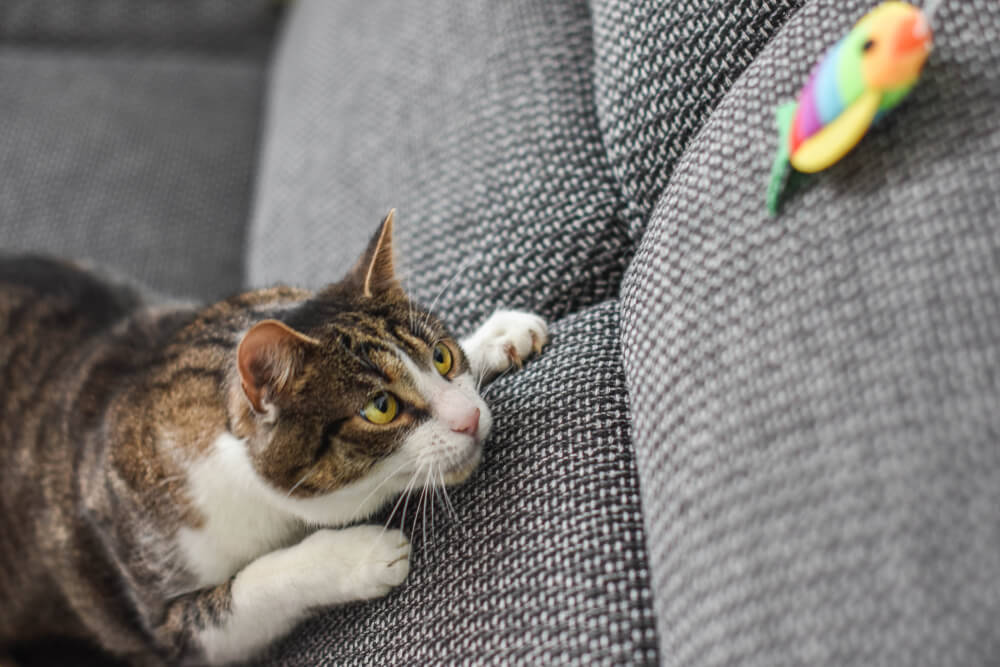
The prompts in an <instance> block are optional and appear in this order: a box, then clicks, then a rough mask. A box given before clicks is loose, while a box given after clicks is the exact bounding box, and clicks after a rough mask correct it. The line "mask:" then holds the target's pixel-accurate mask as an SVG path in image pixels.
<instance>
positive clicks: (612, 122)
mask: <svg viewBox="0 0 1000 667" xmlns="http://www.w3.org/2000/svg"><path fill="white" fill-rule="evenodd" d="M803 3H804V0H761V1H759V2H733V1H728V2H719V1H718V0H680V1H671V2H664V1H663V0H591V3H590V4H591V11H592V13H593V21H594V51H595V67H594V80H595V88H596V94H595V98H596V102H597V114H598V118H599V120H600V127H601V131H602V132H603V133H604V141H605V145H606V147H607V151H608V156H609V159H610V161H611V164H612V168H613V170H614V174H615V178H616V179H617V182H618V183H619V185H620V187H621V189H622V192H623V193H624V194H625V196H626V197H627V204H628V214H627V217H628V221H629V227H630V228H631V230H632V233H633V236H635V237H638V236H640V235H641V232H642V229H643V228H644V226H645V224H646V222H647V221H648V220H649V216H650V214H651V213H652V211H653V206H654V205H655V203H656V200H657V199H658V198H659V196H660V193H661V192H662V191H663V188H664V187H665V186H666V184H667V182H668V181H669V179H670V175H671V173H672V172H673V168H674V165H676V164H677V161H678V159H680V156H681V155H682V154H683V153H684V150H685V148H686V147H687V146H688V144H689V143H690V141H691V139H692V138H694V136H695V134H696V133H697V132H698V130H699V129H700V128H701V127H702V125H703V124H704V123H705V121H706V119H708V117H709V115H710V114H711V111H712V109H714V108H715V105H716V104H718V103H719V101H720V100H721V99H722V96H723V95H724V94H725V92H726V91H727V90H729V88H730V86H732V85H733V82H734V81H736V79H737V78H738V77H739V75H740V74H741V73H742V72H743V70H744V69H746V67H747V66H748V65H749V64H750V63H751V62H752V61H753V58H754V57H755V56H756V55H757V53H758V52H759V51H760V50H761V49H762V48H763V46H764V45H765V44H766V43H767V41H768V40H769V39H770V38H771V36H772V35H773V34H774V33H775V31H777V29H778V28H779V27H780V26H781V25H782V23H784V21H785V20H787V18H788V16H789V15H790V14H791V13H792V11H794V9H796V8H798V7H800V6H801V5H802V4H803Z"/></svg>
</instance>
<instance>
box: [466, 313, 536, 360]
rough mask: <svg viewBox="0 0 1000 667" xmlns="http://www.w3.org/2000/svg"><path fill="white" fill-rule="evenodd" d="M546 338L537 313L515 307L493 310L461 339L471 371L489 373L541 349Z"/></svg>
mask: <svg viewBox="0 0 1000 667" xmlns="http://www.w3.org/2000/svg"><path fill="white" fill-rule="evenodd" d="M548 341H549V328H548V326H547V325H546V324H545V320H543V319H542V318H541V317H539V316H538V315H533V314H531V313H524V312H520V311H516V310H501V311H498V312H496V313H494V314H493V315H492V316H490V318H489V319H488V320H486V322H485V323H484V324H483V325H482V326H481V327H479V329H477V330H476V331H475V333H473V334H472V335H471V336H469V337H468V338H466V339H465V340H463V341H462V349H463V350H465V353H466V355H467V356H468V357H469V360H470V365H471V366H472V368H473V373H474V374H481V375H484V376H486V377H490V376H492V375H495V374H497V373H502V372H503V371H505V370H507V369H508V368H510V367H511V366H517V367H518V368H520V367H521V366H522V365H523V364H524V360H525V359H527V358H528V357H530V356H531V355H532V354H537V353H539V352H541V351H542V347H543V346H544V345H545V344H546V343H547V342H548Z"/></svg>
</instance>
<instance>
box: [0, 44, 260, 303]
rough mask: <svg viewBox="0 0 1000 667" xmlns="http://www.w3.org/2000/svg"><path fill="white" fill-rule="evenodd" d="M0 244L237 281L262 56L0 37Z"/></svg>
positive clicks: (200, 288) (166, 286)
mask: <svg viewBox="0 0 1000 667" xmlns="http://www.w3.org/2000/svg"><path fill="white" fill-rule="evenodd" d="M0 81H3V86H0V173H2V174H3V179H0V247H2V248H4V249H5V250H17V251H37V252H45V253H48V254H54V255H60V256H64V257H73V258H77V259H84V260H88V261H89V262H91V263H94V264H97V265H100V266H105V267H113V269H114V270H116V271H117V272H119V273H122V274H125V275H127V276H130V277H131V278H133V279H137V280H139V281H141V282H143V283H145V284H147V285H149V286H151V287H153V288H156V289H158V290H161V291H164V292H170V293H173V294H175V295H177V296H194V297H200V298H205V299H211V298H218V297H221V296H224V295H226V294H228V293H230V292H233V291H236V290H238V289H239V288H240V286H241V279H242V267H243V256H244V241H245V229H246V218H247V216H248V211H249V207H250V197H251V195H250V191H251V186H252V176H251V174H252V170H253V165H254V162H255V157H256V156H255V149H256V140H257V131H258V130H257V125H258V118H259V106H260V99H261V96H262V91H263V83H264V63H263V61H262V60H259V59H257V58H249V57H246V58H244V57H239V58H236V57H216V56H205V57H200V56H194V55H190V54H187V53H180V52H171V53H160V54H151V53H146V52H139V51H133V52H123V51H113V50H103V49H94V50H87V51H83V50H80V51H75V50H64V49H51V48H39V47H30V48H29V47H23V46H18V47H11V46H9V45H7V44H6V43H3V44H2V45H0Z"/></svg>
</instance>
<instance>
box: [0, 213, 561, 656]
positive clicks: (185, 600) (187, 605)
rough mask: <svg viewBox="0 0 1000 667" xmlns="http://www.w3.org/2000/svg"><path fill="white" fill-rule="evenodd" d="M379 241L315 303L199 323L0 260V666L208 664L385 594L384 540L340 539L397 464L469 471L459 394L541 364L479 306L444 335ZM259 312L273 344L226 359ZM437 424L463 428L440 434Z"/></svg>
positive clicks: (396, 566)
mask: <svg viewBox="0 0 1000 667" xmlns="http://www.w3.org/2000/svg"><path fill="white" fill-rule="evenodd" d="M391 234H392V220H391V215H390V217H389V218H387V220H386V221H384V222H383V225H382V226H381V227H380V229H379V231H378V232H377V233H376V235H375V237H374V238H373V240H372V243H371V244H370V245H369V247H368V249H367V250H366V252H365V254H364V256H363V257H362V258H361V259H360V260H359V262H358V264H357V265H356V266H355V267H354V268H353V269H352V270H351V271H350V272H349V273H348V274H347V276H346V277H345V278H344V280H342V281H341V282H340V283H336V284H334V285H331V286H329V287H327V288H326V289H324V290H321V291H319V292H317V293H311V292H308V291H305V290H300V289H294V288H288V287H275V288H271V289H265V290H258V291H254V292H248V293H246V294H241V295H238V296H235V297H233V298H230V299H228V300H225V301H222V302H220V303H217V304H214V305H210V306H208V307H205V308H200V309H199V308H193V307H150V306H146V305H144V304H143V302H142V299H141V298H140V297H139V296H138V295H137V294H136V293H135V292H132V291H130V290H128V289H126V288H121V287H115V286H111V285H109V284H107V283H105V282H102V281H101V280H99V279H97V278H95V277H93V276H92V275H91V274H89V273H87V272H85V271H82V270H81V269H79V268H75V267H73V266H69V265H66V264H62V263H58V262H54V261H51V260H45V259H40V258H24V257H3V258H0V373H2V381H3V386H2V389H0V600H3V604H2V605H0V655H3V654H4V653H5V652H7V653H9V654H11V655H13V656H15V657H16V656H17V655H18V654H19V653H24V652H25V651H30V649H31V647H32V646H34V645H37V643H38V642H50V641H52V640H53V639H55V638H59V639H60V640H69V641H80V642H87V643H89V644H92V645H95V646H99V647H100V648H101V650H102V651H104V652H106V653H108V654H112V655H114V656H117V657H119V658H122V659H125V660H126V661H128V662H129V663H133V664H175V663H194V664H199V663H203V662H211V663H224V662H227V661H230V660H235V659H243V658H246V657H248V656H250V655H253V654H254V653H255V652H256V651H259V650H260V649H262V648H263V647H264V646H266V645H267V643H269V642H270V641H271V640H273V639H274V638H276V637H278V636H280V635H281V634H283V633H284V632H287V630H288V629H289V628H291V627H292V626H293V625H294V624H295V623H296V622H298V621H299V620H301V618H303V617H304V616H305V615H306V614H307V613H308V612H309V610H310V609H311V608H313V607H315V606H323V605H327V604H335V603H339V602H345V601H349V600H356V599H366V598H370V597H375V596H377V595H382V594H385V592H387V591H388V590H389V589H390V588H391V587H392V586H395V585H398V584H399V583H401V581H402V578H404V577H405V576H406V570H407V569H408V554H409V545H408V543H407V542H406V540H405V537H403V536H402V534H399V533H398V531H384V532H383V531H381V529H379V530H378V531H377V533H378V534H377V535H376V534H375V533H372V532H370V531H368V532H366V530H365V529H366V528H368V527H365V526H356V527H354V528H337V527H338V526H343V525H344V524H347V523H350V522H352V521H357V520H359V519H363V518H365V517H366V516H370V514H371V513H372V512H374V511H376V510H377V509H378V508H379V507H380V506H383V505H384V503H385V502H386V501H387V500H389V499H390V498H392V497H393V496H394V495H397V494H399V493H400V492H401V491H403V489H404V487H405V486H406V484H407V483H408V482H410V481H411V480H413V479H414V476H415V475H416V474H417V471H418V468H419V470H424V469H427V470H434V473H435V480H437V479H440V481H441V482H442V483H445V482H447V483H457V482H460V481H463V480H464V479H465V478H466V477H468V475H469V474H470V473H471V472H472V469H473V468H474V467H475V464H476V463H477V462H478V460H479V451H480V446H481V442H482V440H483V438H485V436H486V434H487V433H488V430H489V425H490V416H489V410H488V408H487V407H486V405H485V403H483V402H482V399H481V398H479V396H478V393H477V390H478V382H477V381H476V380H477V379H479V378H482V377H483V376H489V375H492V374H495V373H496V372H498V371H500V370H503V369H504V368H506V367H507V366H509V365H510V364H512V363H517V364H519V363H520V361H521V359H522V358H524V357H526V356H528V355H530V354H532V352H534V351H537V350H539V349H540V347H541V345H542V344H544V342H545V340H546V329H545V324H544V322H542V321H541V320H540V319H539V318H536V317H534V316H530V315H526V314H519V313H506V314H499V315H497V316H494V319H492V320H491V321H490V322H488V323H487V325H486V326H485V327H484V328H483V329H481V330H480V331H478V332H477V333H476V334H475V335H474V336H473V337H471V338H470V339H468V340H467V341H464V342H463V343H461V344H460V343H458V342H456V341H455V340H454V339H453V338H452V337H451V336H450V335H449V333H448V331H447V329H446V328H445V327H444V325H443V324H442V323H441V322H440V321H439V320H438V319H437V318H435V317H434V316H433V315H431V314H430V313H428V312H426V311H425V310H423V309H421V308H419V307H418V306H416V305H415V304H413V303H411V302H410V301H409V300H408V299H407V297H406V295H405V294H404V293H403V291H402V289H401V288H400V286H399V284H398V282H396V280H395V277H394V275H393V266H392V247H391ZM271 320H273V321H275V322H277V323H279V324H280V327H279V326H278V325H274V328H273V329H272V331H273V332H275V333H274V335H273V336H272V338H274V341H273V342H272V341H271V339H270V338H269V339H267V340H265V343H267V345H265V346H264V347H263V348H262V351H261V350H260V349H257V348H255V349H253V350H251V352H248V353H247V354H249V355H251V356H250V358H249V359H248V360H247V362H246V363H245V364H243V365H240V363H238V362H239V361H240V359H239V358H238V355H239V354H242V352H240V349H241V344H243V343H241V341H247V340H248V338H249V337H250V336H251V333H250V332H252V331H254V330H255V328H256V327H257V326H258V325H259V324H260V323H262V322H265V321H271ZM285 330H287V331H288V332H290V333H288V334H287V335H285V334H284V333H282V332H283V331H285ZM275 336H276V338H275ZM438 343H443V344H444V345H447V346H448V349H449V350H450V351H451V352H452V355H453V359H454V364H453V368H452V369H451V370H450V371H449V372H448V373H447V374H446V375H445V376H441V374H440V373H439V372H437V371H436V370H435V369H434V366H433V363H432V360H431V355H432V350H433V347H434V345H435V344H438ZM245 349H246V348H244V351H245ZM385 390H389V391H391V392H392V393H393V394H394V395H395V396H397V397H398V398H399V401H400V405H401V406H402V408H401V411H400V414H399V416H398V417H397V418H396V419H395V420H393V421H392V423H390V424H387V425H384V426H377V425H375V424H372V423H369V422H368V421H366V420H365V419H364V418H363V417H362V416H361V415H360V414H359V409H360V407H361V406H363V405H364V404H365V403H366V401H367V400H368V399H369V398H370V397H371V396H372V395H374V394H378V393H379V392H382V391H385ZM449 410H450V412H449ZM456 410H457V411H459V413H461V414H462V415H466V416H467V417H468V416H471V418H473V421H472V422H471V423H472V424H473V425H474V426H475V429H474V430H473V431H469V430H468V429H467V428H466V429H465V431H463V432H459V431H457V430H456V429H455V428H449V427H448V425H447V424H445V423H444V417H443V415H446V414H454V413H455V411H456ZM463 418H465V417H463ZM465 419H466V421H468V419H467V418H465ZM420 466H424V467H423V468H420ZM428 479H429V475H428ZM421 483H423V480H421ZM320 526H321V527H320ZM317 527H320V528H319V529H318V530H317ZM338 564H339V565H338ZM338 567H339V568H340V570H338V569H337V568H338ZM309 572H312V574H308V573H309ZM296 573H300V574H296ZM301 573H305V574H301ZM309 576H312V577H313V579H309V578H308V577H309Z"/></svg>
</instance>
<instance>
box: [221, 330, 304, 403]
mask: <svg viewBox="0 0 1000 667" xmlns="http://www.w3.org/2000/svg"><path fill="white" fill-rule="evenodd" d="M312 345H319V341H316V340H314V339H312V338H310V337H309V336H306V335H305V334H302V333H299V332H298V331H296V330H295V329H292V328H291V327H289V326H287V325H286V324H283V323H281V322H279V321H277V320H264V321H263V322H258V323H257V324H255V325H253V327H251V328H250V330H249V331H247V332H246V333H245V334H244V335H243V340H241V341H240V345H239V347H238V348H237V349H236V365H237V367H238V368H239V372H240V383H241V384H242V387H243V395H244V396H246V398H247V400H248V401H249V402H250V405H251V406H252V407H253V410H254V412H256V413H257V414H260V415H264V416H265V417H267V418H268V420H270V421H273V420H274V419H275V418H276V417H277V411H276V410H275V407H274V401H275V399H276V398H277V397H278V396H279V395H280V394H281V393H283V392H284V391H286V390H287V389H288V387H289V384H290V383H291V381H292V379H294V377H295V375H296V374H297V373H298V372H299V371H300V370H301V368H302V360H303V357H304V353H305V350H306V348H307V347H309V346H312Z"/></svg>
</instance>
